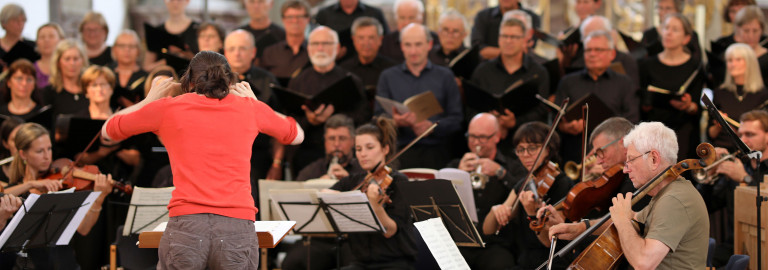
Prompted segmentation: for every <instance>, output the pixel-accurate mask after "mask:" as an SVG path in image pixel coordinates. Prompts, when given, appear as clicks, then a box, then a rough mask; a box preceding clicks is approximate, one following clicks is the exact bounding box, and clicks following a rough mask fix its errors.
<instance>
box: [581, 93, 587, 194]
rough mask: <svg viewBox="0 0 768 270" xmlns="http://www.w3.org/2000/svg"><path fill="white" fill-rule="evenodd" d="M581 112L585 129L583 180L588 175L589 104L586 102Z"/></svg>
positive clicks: (583, 137) (582, 153) (583, 135)
mask: <svg viewBox="0 0 768 270" xmlns="http://www.w3.org/2000/svg"><path fill="white" fill-rule="evenodd" d="M581 112H582V114H583V117H584V131H582V132H581V137H582V139H583V141H582V144H581V181H584V179H586V177H585V176H586V175H587V131H588V130H587V128H588V127H589V104H587V103H584V106H582V107H581Z"/></svg>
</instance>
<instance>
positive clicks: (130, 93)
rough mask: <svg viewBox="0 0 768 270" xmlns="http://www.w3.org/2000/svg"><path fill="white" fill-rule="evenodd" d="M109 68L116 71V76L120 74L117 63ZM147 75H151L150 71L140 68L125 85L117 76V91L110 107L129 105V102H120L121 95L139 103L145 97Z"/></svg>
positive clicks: (110, 102) (113, 95)
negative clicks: (121, 83)
mask: <svg viewBox="0 0 768 270" xmlns="http://www.w3.org/2000/svg"><path fill="white" fill-rule="evenodd" d="M109 68H110V69H112V71H114V72H115V76H116V77H119V76H120V75H119V74H117V70H116V69H117V64H112V65H110V66H109ZM147 75H149V73H147V72H146V71H144V70H142V69H139V70H138V71H136V72H134V73H132V74H131V76H130V78H128V82H126V83H125V86H122V85H120V80H119V79H117V78H116V79H117V80H116V81H115V89H114V90H115V91H114V93H113V94H112V99H111V100H110V101H109V105H110V107H112V108H117V107H118V106H119V107H122V108H126V107H128V106H129V104H123V103H122V102H120V100H121V97H124V98H125V99H127V100H128V101H130V102H131V103H134V104H136V103H139V101H141V100H142V99H144V84H145V83H146V80H147ZM150 83H151V82H150Z"/></svg>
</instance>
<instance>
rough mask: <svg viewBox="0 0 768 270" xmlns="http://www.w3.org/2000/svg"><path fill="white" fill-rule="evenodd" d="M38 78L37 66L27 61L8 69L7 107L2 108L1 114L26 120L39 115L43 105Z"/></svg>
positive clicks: (15, 63) (16, 63) (23, 60)
mask: <svg viewBox="0 0 768 270" xmlns="http://www.w3.org/2000/svg"><path fill="white" fill-rule="evenodd" d="M36 76H37V72H36V71H35V66H34V65H33V64H32V62H30V61H29V60H27V59H19V60H16V62H13V64H11V66H10V67H8V77H7V78H6V79H5V86H6V87H7V88H6V91H5V94H4V96H3V98H4V99H3V100H4V101H5V105H4V106H0V114H3V115H7V116H17V117H20V118H22V119H24V120H29V118H31V117H33V116H35V115H37V112H38V110H40V108H42V105H43V104H42V102H40V96H39V92H38V90H37V85H36V83H35V78H36Z"/></svg>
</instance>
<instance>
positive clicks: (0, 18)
mask: <svg viewBox="0 0 768 270" xmlns="http://www.w3.org/2000/svg"><path fill="white" fill-rule="evenodd" d="M19 16H24V18H26V17H27V14H26V13H25V12H24V8H22V7H21V6H19V5H17V4H13V3H11V4H7V5H5V6H3V9H2V10H0V24H5V23H6V22H8V21H9V20H11V19H13V18H16V17H19Z"/></svg>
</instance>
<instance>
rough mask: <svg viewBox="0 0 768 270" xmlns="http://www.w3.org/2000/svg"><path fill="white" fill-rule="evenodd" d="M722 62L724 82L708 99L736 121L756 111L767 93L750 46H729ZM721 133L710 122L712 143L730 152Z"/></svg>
mask: <svg viewBox="0 0 768 270" xmlns="http://www.w3.org/2000/svg"><path fill="white" fill-rule="evenodd" d="M725 59H726V63H727V69H728V71H727V72H726V74H725V82H724V83H723V84H722V85H721V86H720V88H719V89H717V90H715V91H714V93H713V96H712V99H713V102H714V103H715V105H716V106H717V108H718V109H720V111H722V112H723V113H725V114H726V115H728V117H730V118H732V119H739V117H740V116H741V115H742V114H743V113H745V112H748V111H751V110H754V109H757V108H758V107H759V106H761V105H762V104H763V103H764V102H765V101H766V100H768V91H766V90H765V84H764V81H763V77H762V76H761V75H760V73H761V72H760V66H759V64H758V60H757V57H755V52H754V51H753V50H752V47H751V46H750V45H747V44H743V43H735V44H733V45H731V46H729V47H728V49H727V50H726V51H725ZM721 131H722V127H721V126H720V125H719V124H715V123H714V122H711V123H710V125H709V128H708V129H707V135H709V137H710V139H711V140H712V144H713V145H715V146H718V147H724V148H727V149H728V150H729V151H734V150H735V147H734V145H733V143H732V142H731V140H730V139H729V138H728V136H727V135H726V134H725V133H723V132H721Z"/></svg>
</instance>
